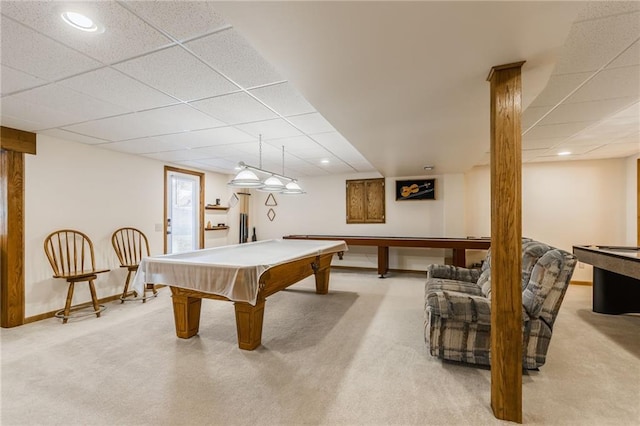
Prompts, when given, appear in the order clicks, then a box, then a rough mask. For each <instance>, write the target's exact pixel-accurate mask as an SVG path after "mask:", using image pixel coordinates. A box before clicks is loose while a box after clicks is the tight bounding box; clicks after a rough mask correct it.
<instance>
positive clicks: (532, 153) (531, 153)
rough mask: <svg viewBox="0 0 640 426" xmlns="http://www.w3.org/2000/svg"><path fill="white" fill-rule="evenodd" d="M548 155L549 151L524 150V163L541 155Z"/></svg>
mask: <svg viewBox="0 0 640 426" xmlns="http://www.w3.org/2000/svg"><path fill="white" fill-rule="evenodd" d="M547 153H548V150H547V149H523V150H522V161H523V162H525V161H529V160H531V159H533V158H536V157H538V156H540V155H545V154H547Z"/></svg>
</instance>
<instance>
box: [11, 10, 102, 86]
mask: <svg viewBox="0 0 640 426" xmlns="http://www.w3.org/2000/svg"><path fill="white" fill-rule="evenodd" d="M4 8H5V4H4V2H2V11H3V13H4ZM0 28H1V31H2V37H0V46H1V55H2V56H1V62H2V65H6V66H9V67H11V68H14V69H16V70H19V71H22V72H24V73H25V74H28V75H31V76H34V77H38V78H41V79H44V80H48V81H54V80H57V79H60V78H62V77H67V76H70V75H74V74H78V73H80V72H83V71H87V70H91V69H95V68H98V67H100V66H102V64H100V62H98V61H96V60H94V59H91V58H89V57H88V56H86V55H84V54H82V53H80V52H77V51H75V50H73V49H70V48H68V47H66V46H64V45H63V44H61V43H59V42H57V41H55V40H52V39H50V38H49V37H45V36H43V35H42V34H39V33H37V32H36V31H34V30H32V29H30V28H27V27H25V26H24V25H22V24H19V23H17V22H14V21H13V20H11V19H8V18H6V17H5V16H4V15H3V16H2V21H1V23H0ZM25 52H28V54H25Z"/></svg>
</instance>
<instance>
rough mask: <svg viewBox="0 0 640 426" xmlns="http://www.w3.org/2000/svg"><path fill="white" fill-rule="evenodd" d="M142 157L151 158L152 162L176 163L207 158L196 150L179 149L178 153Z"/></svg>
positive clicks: (161, 153) (171, 152) (168, 152)
mask: <svg viewBox="0 0 640 426" xmlns="http://www.w3.org/2000/svg"><path fill="white" fill-rule="evenodd" d="M142 155H143V156H144V157H148V158H153V159H154V160H160V161H168V162H176V161H187V160H200V159H203V158H207V154H206V153H204V152H201V151H199V150H197V149H181V150H178V151H167V152H158V153H155V154H142Z"/></svg>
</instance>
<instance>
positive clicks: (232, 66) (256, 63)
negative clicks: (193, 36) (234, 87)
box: [185, 28, 284, 89]
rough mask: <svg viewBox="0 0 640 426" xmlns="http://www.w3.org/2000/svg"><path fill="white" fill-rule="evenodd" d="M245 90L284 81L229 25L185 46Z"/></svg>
mask: <svg viewBox="0 0 640 426" xmlns="http://www.w3.org/2000/svg"><path fill="white" fill-rule="evenodd" d="M185 46H186V47H187V48H188V49H190V50H192V51H193V52H194V53H195V54H197V55H198V56H199V57H200V58H202V59H204V60H205V61H206V62H207V63H208V64H210V65H211V66H213V67H214V68H215V69H217V70H218V71H220V72H221V73H223V74H224V75H226V76H227V77H228V78H230V79H231V80H233V81H234V82H236V83H237V84H239V85H240V86H242V87H243V88H245V89H248V88H250V87H254V86H260V85H264V84H270V83H274V82H278V81H282V80H284V79H283V78H282V77H281V76H280V74H279V73H278V71H277V70H276V69H275V68H274V67H273V66H272V65H271V64H269V63H268V62H267V61H266V60H265V59H264V58H263V57H262V56H261V55H260V54H259V53H258V52H257V51H256V50H255V49H254V48H253V47H252V46H251V45H250V44H249V42H247V41H246V40H245V39H244V37H242V36H241V35H240V34H239V33H238V32H237V31H236V30H234V29H232V28H230V29H227V30H224V31H220V32H218V33H215V34H212V35H210V36H207V37H203V38H201V39H198V40H194V41H191V42H189V43H186V45H185Z"/></svg>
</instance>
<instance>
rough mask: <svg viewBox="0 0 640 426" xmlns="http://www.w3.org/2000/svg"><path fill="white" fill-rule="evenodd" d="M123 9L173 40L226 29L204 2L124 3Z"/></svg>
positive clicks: (219, 17)
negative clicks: (130, 11) (127, 9)
mask: <svg viewBox="0 0 640 426" xmlns="http://www.w3.org/2000/svg"><path fill="white" fill-rule="evenodd" d="M123 3H124V6H125V7H128V8H130V9H131V10H132V11H133V12H134V13H135V14H136V15H138V16H139V17H141V18H143V19H144V20H146V21H148V22H150V23H151V24H152V25H154V26H155V27H157V28H160V29H161V30H163V31H165V32H167V33H168V34H169V35H171V36H172V37H174V38H176V39H177V40H180V41H182V40H187V39H190V38H193V37H195V36H200V35H204V34H209V33H211V32H213V31H217V30H220V29H223V28H226V27H228V26H229V24H228V23H227V22H225V20H224V17H223V16H222V15H220V14H219V13H218V12H217V11H216V10H215V8H214V6H215V5H214V4H213V3H211V2H206V1H184V0H170V1H125V2H123Z"/></svg>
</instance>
